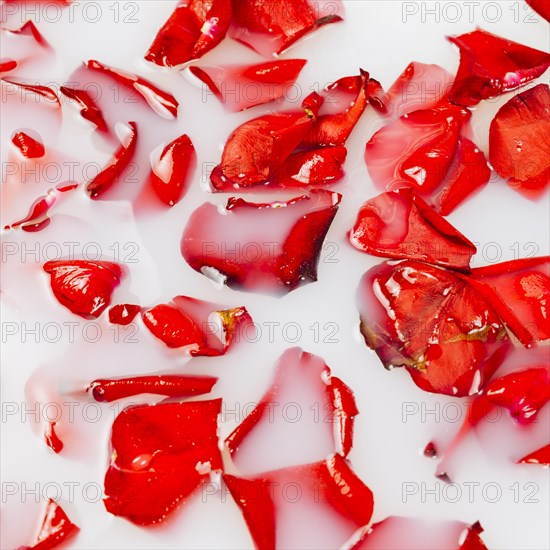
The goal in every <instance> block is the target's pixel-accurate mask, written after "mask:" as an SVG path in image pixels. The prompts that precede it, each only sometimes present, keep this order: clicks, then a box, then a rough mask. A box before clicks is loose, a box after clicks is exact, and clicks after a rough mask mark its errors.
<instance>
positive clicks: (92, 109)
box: [59, 86, 108, 132]
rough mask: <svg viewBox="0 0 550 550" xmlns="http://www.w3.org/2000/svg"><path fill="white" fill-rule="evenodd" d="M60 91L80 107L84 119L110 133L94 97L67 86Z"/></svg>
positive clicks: (85, 91) (84, 91)
mask: <svg viewBox="0 0 550 550" xmlns="http://www.w3.org/2000/svg"><path fill="white" fill-rule="evenodd" d="M59 90H60V92H61V93H62V94H63V95H65V96H66V97H68V98H69V99H71V100H72V101H74V102H75V104H76V105H77V106H78V107H80V115H81V116H82V118H84V119H86V120H89V121H90V122H91V123H92V124H95V125H96V126H97V129H98V130H100V131H102V132H107V131H108V128H107V123H106V122H105V119H104V118H103V113H102V112H101V109H100V108H99V107H98V106H97V105H96V103H95V101H94V99H93V97H92V96H91V95H90V94H89V92H88V91H87V90H78V89H76V88H69V87H67V86H61V88H59Z"/></svg>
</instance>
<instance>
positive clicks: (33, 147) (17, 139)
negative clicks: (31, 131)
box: [11, 132, 46, 159]
mask: <svg viewBox="0 0 550 550" xmlns="http://www.w3.org/2000/svg"><path fill="white" fill-rule="evenodd" d="M36 138H37V139H34V138H33V137H31V136H29V135H28V134H26V133H25V132H16V133H15V134H14V135H13V137H12V138H11V141H12V143H13V144H14V145H15V146H16V147H17V148H18V149H19V151H20V153H21V154H22V155H23V156H24V157H27V158H28V159H37V158H41V157H43V156H44V155H45V154H46V150H45V149H44V144H43V143H42V141H39V140H40V139H41V138H40V136H39V135H37V134H36Z"/></svg>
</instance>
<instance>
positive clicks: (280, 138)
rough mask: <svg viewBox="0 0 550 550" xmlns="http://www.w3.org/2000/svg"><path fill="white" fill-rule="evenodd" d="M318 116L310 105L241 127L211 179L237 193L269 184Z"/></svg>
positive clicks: (230, 141) (225, 149)
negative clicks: (255, 186)
mask: <svg viewBox="0 0 550 550" xmlns="http://www.w3.org/2000/svg"><path fill="white" fill-rule="evenodd" d="M308 97H309V96H308ZM307 99H308V98H306V100H307ZM308 101H309V100H308ZM315 115H316V113H312V112H311V111H310V105H309V104H308V105H307V107H306V106H304V109H303V110H301V111H293V112H286V113H276V114H273V115H264V116H261V117H258V118H255V119H252V120H249V121H248V122H245V123H244V124H242V125H241V126H239V127H238V128H237V129H236V130H235V131H234V132H233V133H232V134H231V135H230V136H229V138H228V140H227V143H226V144H225V147H224V150H223V153H222V159H221V163H220V164H219V165H218V166H216V168H214V170H213V172H212V174H211V176H210V178H211V180H212V184H213V186H214V188H215V189H216V190H218V191H236V190H238V189H239V188H240V187H247V186H251V185H257V184H259V183H264V182H266V181H268V180H269V179H270V177H271V176H272V175H273V174H274V173H275V171H276V170H277V169H278V168H279V167H280V166H281V165H282V164H283V162H284V161H285V159H286V158H287V157H288V156H289V155H290V154H291V153H292V152H293V151H294V149H295V148H296V147H297V146H298V144H299V143H300V142H301V141H302V140H303V139H304V137H305V136H306V134H307V132H308V130H309V128H310V126H311V124H312V123H313V119H314V117H315Z"/></svg>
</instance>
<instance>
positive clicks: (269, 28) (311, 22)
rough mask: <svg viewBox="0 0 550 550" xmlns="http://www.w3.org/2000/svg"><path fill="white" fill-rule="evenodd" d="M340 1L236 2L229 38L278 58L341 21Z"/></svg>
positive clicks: (243, 0) (286, 0)
mask: <svg viewBox="0 0 550 550" xmlns="http://www.w3.org/2000/svg"><path fill="white" fill-rule="evenodd" d="M342 15H343V6H342V3H341V2H340V0H334V1H331V2H325V1H321V2H312V1H308V0H280V1H277V2H258V1H256V0H238V1H236V0H233V24H232V26H231V27H230V29H229V36H231V38H234V39H235V40H238V41H239V42H242V43H243V44H246V45H247V46H249V47H250V48H252V49H254V50H256V51H257V52H259V53H260V54H262V55H264V56H265V57H272V56H273V55H278V54H280V53H281V52H282V51H284V50H286V49H287V48H288V47H289V46H291V45H292V44H293V43H294V42H296V41H297V40H298V39H300V38H302V37H303V36H305V35H306V34H308V33H309V32H311V31H313V30H315V29H316V28H318V27H320V26H322V25H326V24H328V23H335V22H337V21H341V20H342Z"/></svg>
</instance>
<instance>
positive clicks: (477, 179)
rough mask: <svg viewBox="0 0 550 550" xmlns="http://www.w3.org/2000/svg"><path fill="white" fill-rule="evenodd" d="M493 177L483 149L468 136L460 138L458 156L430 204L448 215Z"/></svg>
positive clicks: (443, 214) (444, 214) (442, 213)
mask: <svg viewBox="0 0 550 550" xmlns="http://www.w3.org/2000/svg"><path fill="white" fill-rule="evenodd" d="M490 177H491V169H490V168H489V166H488V164H487V159H486V158H485V155H484V154H483V151H481V149H479V148H478V146H477V145H476V144H475V143H474V142H473V141H470V140H469V139H468V138H465V137H463V136H462V137H460V138H459V140H458V145H457V150H456V157H455V160H454V161H453V164H451V167H450V169H449V172H448V173H447V178H446V179H445V180H444V182H443V184H442V186H441V187H440V188H439V189H438V190H437V192H436V193H434V194H433V195H432V197H431V199H430V204H431V206H432V207H433V208H434V210H435V211H436V212H439V213H440V214H441V215H442V216H448V215H449V214H450V213H451V212H453V211H454V209H455V208H456V207H457V206H459V205H460V204H461V203H462V202H463V201H464V200H465V199H466V198H467V197H469V196H470V195H471V194H472V193H474V192H475V191H478V190H479V189H481V188H482V187H484V186H485V185H486V184H487V183H488V182H489V179H490Z"/></svg>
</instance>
